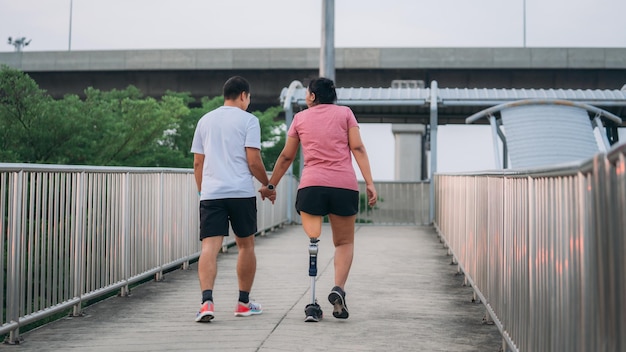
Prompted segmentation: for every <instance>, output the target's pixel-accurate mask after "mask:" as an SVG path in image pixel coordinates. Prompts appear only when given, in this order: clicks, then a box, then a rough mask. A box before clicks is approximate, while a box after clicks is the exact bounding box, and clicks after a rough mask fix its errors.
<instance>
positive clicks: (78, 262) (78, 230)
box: [71, 171, 87, 317]
mask: <svg viewBox="0 0 626 352" xmlns="http://www.w3.org/2000/svg"><path fill="white" fill-rule="evenodd" d="M84 179H85V172H84V171H83V172H81V173H78V174H77V175H76V183H75V185H74V186H75V189H76V191H75V192H76V194H75V197H74V221H73V224H74V225H73V228H74V241H73V242H74V255H73V258H72V260H73V263H72V264H71V266H73V267H74V297H76V298H79V300H78V304H75V305H74V307H73V308H72V314H71V315H72V316H74V317H77V316H81V315H82V307H81V306H82V299H80V298H81V297H82V295H83V288H84V283H85V278H84V276H85V271H84V270H83V268H84V263H85V250H84V246H83V243H84V242H83V239H84V237H85V231H84V230H85V226H84V221H83V219H84V217H83V213H84V209H86V207H85V206H84V204H83V203H84V202H86V199H87V197H85V190H84V188H85V182H84Z"/></svg>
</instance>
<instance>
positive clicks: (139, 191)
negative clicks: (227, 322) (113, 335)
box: [0, 164, 297, 343]
mask: <svg viewBox="0 0 626 352" xmlns="http://www.w3.org/2000/svg"><path fill="white" fill-rule="evenodd" d="M287 180H289V179H288V178H285V181H287ZM296 185H297V183H296V182H282V183H281V185H279V187H278V192H281V193H282V194H289V193H293V190H294V189H295V187H296ZM289 187H291V188H292V189H291V190H289V189H288V188H289ZM198 201H199V200H198V195H197V190H196V185H195V181H194V177H193V170H191V169H156V168H122V167H79V166H63V165H33V164H0V215H1V218H0V219H1V221H0V239H1V240H0V272H1V273H2V276H0V301H2V302H3V305H2V307H0V316H1V317H2V325H0V334H7V333H8V336H7V342H8V343H16V342H19V339H20V337H19V328H20V327H22V326H25V325H27V324H30V323H33V322H36V321H39V320H41V319H44V318H47V317H49V316H51V315H54V314H56V313H60V312H64V311H67V310H70V309H71V310H72V313H71V314H73V315H78V314H80V313H81V309H82V307H83V305H84V304H85V302H87V301H89V300H92V299H94V298H98V297H101V296H104V295H107V294H110V293H112V292H115V291H117V290H120V294H121V295H125V294H128V291H129V285H131V284H133V283H136V282H139V281H142V280H145V279H149V278H150V277H151V276H154V277H155V279H157V280H158V279H160V278H161V276H162V275H163V272H164V271H166V270H169V269H171V268H175V267H177V266H181V265H182V266H187V265H188V264H189V261H191V260H195V259H196V258H197V257H198V256H199V254H200V241H199V240H198V229H199V222H198ZM288 203H289V199H288V197H279V198H278V200H277V201H276V203H275V204H274V205H272V204H271V203H270V202H269V201H265V202H262V201H260V199H259V200H258V201H257V206H258V225H259V233H263V232H265V231H267V230H271V229H272V228H275V227H277V226H281V225H282V224H283V223H285V222H288V216H289V214H288V213H289V211H288V210H289V209H290V207H292V205H291V204H288ZM232 237H233V236H229V237H227V238H226V239H225V242H224V248H227V247H228V246H229V245H230V244H231V241H232V242H234V239H233V238H232Z"/></svg>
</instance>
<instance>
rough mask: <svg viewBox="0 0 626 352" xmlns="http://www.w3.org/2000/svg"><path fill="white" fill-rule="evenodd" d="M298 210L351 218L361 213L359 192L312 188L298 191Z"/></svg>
mask: <svg viewBox="0 0 626 352" xmlns="http://www.w3.org/2000/svg"><path fill="white" fill-rule="evenodd" d="M296 210H297V211H298V214H300V211H303V212H305V213H307V214H311V215H321V216H323V215H328V214H335V215H339V216H351V215H354V214H356V213H358V211H359V191H354V190H351V189H345V188H334V187H322V186H311V187H305V188H301V189H299V190H298V195H297V196H296Z"/></svg>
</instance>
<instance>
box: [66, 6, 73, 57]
mask: <svg viewBox="0 0 626 352" xmlns="http://www.w3.org/2000/svg"><path fill="white" fill-rule="evenodd" d="M73 4H74V0H70V34H69V39H68V43H67V51H72V5H73Z"/></svg>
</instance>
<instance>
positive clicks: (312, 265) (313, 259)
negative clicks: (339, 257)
mask: <svg viewBox="0 0 626 352" xmlns="http://www.w3.org/2000/svg"><path fill="white" fill-rule="evenodd" d="M319 241H320V240H318V239H317V238H311V243H310V244H309V276H310V277H311V303H315V279H316V277H317V242H319Z"/></svg>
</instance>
